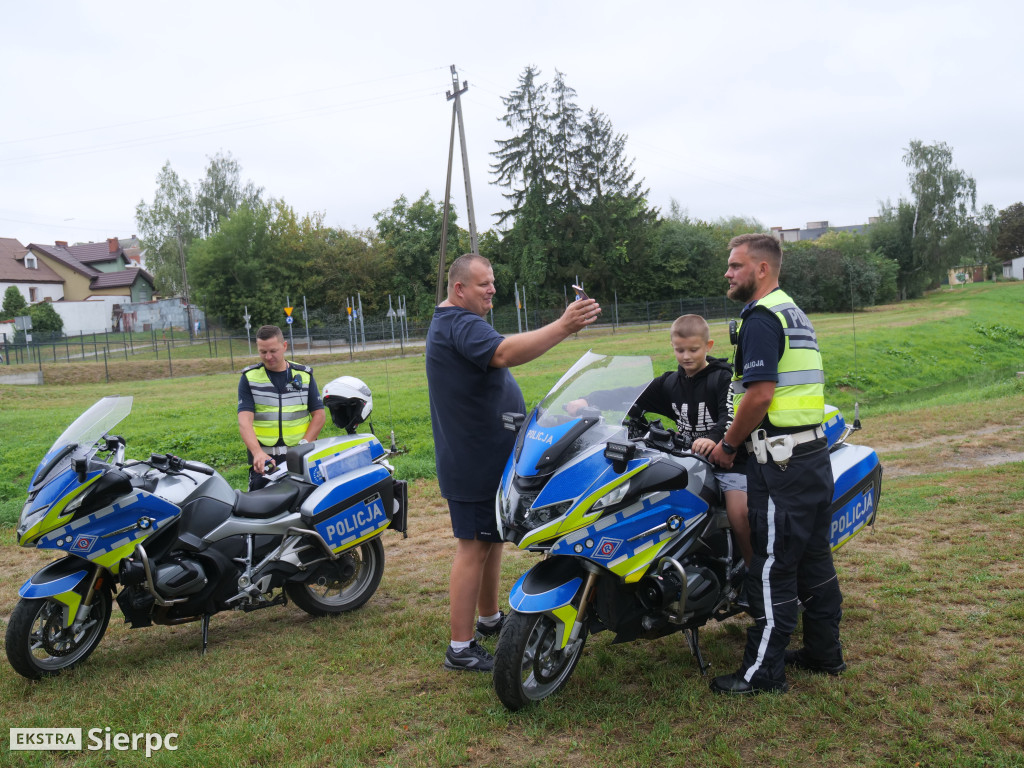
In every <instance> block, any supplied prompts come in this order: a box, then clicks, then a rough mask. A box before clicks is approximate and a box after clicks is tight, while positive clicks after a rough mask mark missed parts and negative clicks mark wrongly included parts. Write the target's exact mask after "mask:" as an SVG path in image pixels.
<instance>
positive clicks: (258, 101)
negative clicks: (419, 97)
mask: <svg viewBox="0 0 1024 768" xmlns="http://www.w3.org/2000/svg"><path fill="white" fill-rule="evenodd" d="M438 69H444V67H430V68H429V69H423V70H418V71H416V72H409V73H405V74H401V75H391V76H389V77H379V78H375V79H373V80H361V81H358V82H354V83H345V84H343V85H333V86H330V87H328V88H315V89H313V90H309V91H297V92H295V93H288V94H283V95H281V96H270V97H268V98H265V99H254V100H251V101H242V102H237V103H235V104H221V105H219V106H216V107H207V108H206V109H196V110H191V111H189V112H178V113H175V114H170V115H160V116H156V117H147V118H143V119H141V120H130V121H128V122H124V123H113V124H111V125H102V126H94V127H91V128H79V129H77V130H74V131H60V132H57V133H49V134H43V135H39V134H34V135H32V136H26V137H25V138H21V139H3V140H0V146H3V145H5V144H21V143H27V142H32V141H46V140H48V139H56V138H61V137H64V136H75V135H77V134H82V133H91V132H94V131H111V130H115V129H117V128H130V127H132V126H136V125H145V124H146V123H156V122H164V121H166V120H175V119H179V118H184V117H194V116H196V115H204V114H208V113H210V112H219V111H221V110H224V109H228V110H233V109H239V108H242V107H250V106H254V105H257V104H268V103H271V102H275V101H282V100H284V99H293V98H301V97H303V96H316V95H318V94H321V93H327V92H330V91H337V90H341V89H348V88H357V87H360V86H365V85H376V84H377V83H382V82H387V81H389V80H397V79H401V78H405V77H416V76H419V75H423V74H426V73H428V72H435V71H436V70H438ZM432 95H436V94H432Z"/></svg>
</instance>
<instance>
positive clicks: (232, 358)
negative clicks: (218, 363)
mask: <svg viewBox="0 0 1024 768" xmlns="http://www.w3.org/2000/svg"><path fill="white" fill-rule="evenodd" d="M228 357H230V358H231V370H232V371H233V370H235V352H234V350H232V349H231V337H230V336H228Z"/></svg>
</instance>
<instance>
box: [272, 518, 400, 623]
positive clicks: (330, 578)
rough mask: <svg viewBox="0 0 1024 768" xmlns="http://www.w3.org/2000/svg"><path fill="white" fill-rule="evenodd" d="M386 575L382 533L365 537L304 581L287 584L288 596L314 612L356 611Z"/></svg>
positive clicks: (306, 609) (330, 613) (312, 613)
mask: <svg viewBox="0 0 1024 768" xmlns="http://www.w3.org/2000/svg"><path fill="white" fill-rule="evenodd" d="M383 575H384V545H383V544H382V543H381V541H380V537H378V538H376V539H370V541H364V542H363V543H362V544H360V545H359V546H358V547H353V548H352V549H350V550H348V551H347V552H345V554H343V555H342V556H341V557H340V558H338V559H337V560H332V561H330V562H327V563H321V564H320V565H319V566H317V569H316V570H315V571H314V572H313V575H312V576H310V577H309V579H307V580H306V581H304V582H295V581H289V582H288V583H286V584H285V585H284V589H285V592H286V593H287V594H288V597H289V598H291V599H292V601H293V602H294V603H295V604H296V605H297V606H299V608H301V609H302V610H304V611H305V612H306V613H308V614H309V615H311V616H332V615H334V614H338V613H345V612H346V611H354V610H355V609H356V608H359V607H360V606H361V605H362V604H363V603H365V602H366V601H367V600H369V599H370V598H371V597H372V596H373V593H374V592H376V591H377V587H378V586H379V585H380V580H381V577H382V576H383Z"/></svg>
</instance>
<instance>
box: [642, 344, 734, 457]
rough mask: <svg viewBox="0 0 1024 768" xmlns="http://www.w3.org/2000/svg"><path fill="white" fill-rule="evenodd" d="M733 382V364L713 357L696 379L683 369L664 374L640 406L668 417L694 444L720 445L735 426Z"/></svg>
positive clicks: (648, 391)
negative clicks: (705, 441) (703, 441)
mask: <svg viewBox="0 0 1024 768" xmlns="http://www.w3.org/2000/svg"><path fill="white" fill-rule="evenodd" d="M731 382H732V366H731V365H730V364H729V362H728V361H727V360H722V359H720V358H717V357H710V356H709V357H708V364H707V365H706V366H704V367H703V368H702V369H701V370H699V371H697V373H696V374H694V375H693V376H687V375H686V373H685V372H684V371H683V368H682V366H680V367H679V368H678V369H677V370H674V371H666V372H665V373H663V374H662V375H661V376H659V377H658V378H656V379H655V380H654V381H652V382H651V383H650V384H649V385H648V386H647V389H645V390H644V391H643V393H642V394H641V395H640V397H638V398H637V401H636V407H637V408H642V409H643V410H644V411H651V412H654V413H659V414H661V415H662V416H668V417H669V418H670V419H672V420H673V421H675V422H676V425H677V428H678V430H679V432H680V434H682V435H685V436H686V437H688V438H689V439H690V441H691V442H692V441H694V440H696V439H698V438H701V437H706V438H708V439H709V440H714V441H715V442H716V443H717V442H718V441H719V440H721V439H722V438H723V437H725V432H726V430H727V429H728V428H729V425H730V424H731V423H732V416H733V410H732V389H731V387H730V385H731Z"/></svg>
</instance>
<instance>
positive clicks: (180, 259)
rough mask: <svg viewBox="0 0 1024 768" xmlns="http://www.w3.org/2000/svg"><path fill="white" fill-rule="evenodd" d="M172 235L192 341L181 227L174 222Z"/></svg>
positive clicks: (190, 304)
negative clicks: (176, 246)
mask: <svg viewBox="0 0 1024 768" xmlns="http://www.w3.org/2000/svg"><path fill="white" fill-rule="evenodd" d="M174 234H175V236H176V237H177V240H178V262H179V263H180V264H181V284H182V292H183V293H184V294H185V312H186V313H187V315H188V338H189V340H190V341H191V339H192V302H190V301H189V298H188V272H187V271H186V270H185V250H184V249H183V248H182V247H181V225H180V224H178V223H177V222H175V224H174Z"/></svg>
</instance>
